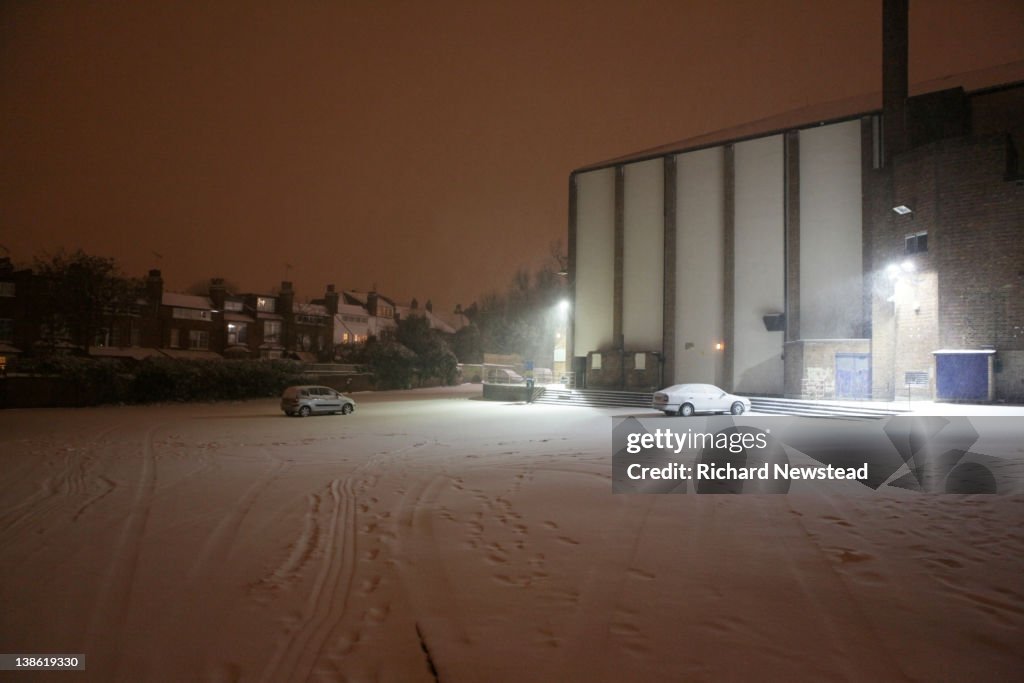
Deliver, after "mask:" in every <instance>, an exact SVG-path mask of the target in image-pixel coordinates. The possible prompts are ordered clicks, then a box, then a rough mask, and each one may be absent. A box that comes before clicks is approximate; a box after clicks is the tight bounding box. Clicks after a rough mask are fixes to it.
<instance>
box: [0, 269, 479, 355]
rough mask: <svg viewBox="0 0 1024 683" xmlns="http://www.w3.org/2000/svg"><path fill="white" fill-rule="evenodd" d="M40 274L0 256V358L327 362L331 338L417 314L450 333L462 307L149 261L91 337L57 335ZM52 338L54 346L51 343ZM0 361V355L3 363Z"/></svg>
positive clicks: (380, 330)
mask: <svg viewBox="0 0 1024 683" xmlns="http://www.w3.org/2000/svg"><path fill="white" fill-rule="evenodd" d="M37 277H38V276H36V275H34V274H33V272H32V271H31V270H29V269H16V268H15V267H14V266H13V264H12V263H11V260H10V259H9V258H4V259H0V358H2V359H4V363H5V361H6V359H8V358H10V357H12V356H20V355H35V354H38V353H40V352H52V351H54V350H57V351H63V352H70V353H76V352H77V353H86V352H87V353H88V354H89V355H91V356H95V357H107V358H127V359H135V360H141V359H143V358H147V357H150V356H166V357H171V358H198V359H218V358H293V359H297V360H301V361H305V362H330V361H331V360H333V359H334V357H335V354H336V352H337V350H338V348H339V345H350V344H359V343H364V342H366V341H367V339H369V338H370V337H378V338H388V337H390V336H393V335H394V333H395V329H396V327H397V321H398V320H400V319H402V318H408V317H410V316H423V317H425V318H426V319H427V321H428V322H429V324H430V326H431V327H432V328H433V329H436V330H438V331H440V332H443V333H447V334H452V333H454V332H455V330H456V329H457V328H458V327H461V326H462V325H464V324H465V322H466V321H465V319H464V318H462V317H461V316H453V319H452V320H451V321H446V320H443V319H442V318H441V317H439V316H437V315H435V314H434V312H433V306H432V305H431V303H430V302H429V301H427V303H426V304H425V305H424V306H423V307H422V308H421V307H420V306H419V304H418V302H417V301H416V300H415V299H413V301H412V302H410V303H409V304H408V305H402V304H399V303H397V302H396V301H395V300H394V299H392V298H390V297H387V296H384V295H383V294H379V293H377V292H375V291H371V292H360V291H357V290H347V291H341V292H339V291H337V290H336V289H335V287H334V285H327V287H326V289H325V291H324V293H323V295H322V296H321V297H319V298H316V299H313V300H312V301H310V302H300V301H296V293H295V290H294V288H293V286H292V283H291V282H287V281H285V282H282V283H281V286H280V288H279V289H278V290H277V292H276V293H274V294H268V293H255V292H250V293H237V292H231V291H228V288H227V287H226V285H225V282H224V280H223V279H222V278H213V279H211V280H210V285H209V291H208V292H207V294H205V295H201V296H199V295H194V294H182V293H178V292H170V291H166V290H165V288H164V280H163V276H162V273H161V271H159V270H150V271H149V274H148V276H147V277H146V278H145V281H144V287H143V288H142V289H141V291H140V292H139V296H138V299H137V301H136V304H135V305H134V306H132V307H131V308H130V310H128V311H125V312H123V313H119V314H117V315H111V316H108V317H107V319H105V320H104V321H103V322H102V323H101V324H100V325H98V326H97V329H96V330H95V332H94V334H93V335H92V337H93V338H92V339H88V340H86V339H74V338H71V335H68V334H65V335H57V336H56V337H57V338H56V339H55V335H53V334H51V333H50V331H48V330H47V329H46V324H45V322H44V321H45V319H46V318H45V315H44V311H42V310H41V305H40V302H39V291H40V290H39V287H38V279H37ZM54 347H57V348H56V349H54ZM4 363H0V365H2V364H4Z"/></svg>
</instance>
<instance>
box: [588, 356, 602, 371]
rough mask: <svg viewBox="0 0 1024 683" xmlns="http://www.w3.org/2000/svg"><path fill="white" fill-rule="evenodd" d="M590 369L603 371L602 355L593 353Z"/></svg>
mask: <svg viewBox="0 0 1024 683" xmlns="http://www.w3.org/2000/svg"><path fill="white" fill-rule="evenodd" d="M590 369H591V370H600V369H601V354H599V353H592V354H591V355H590Z"/></svg>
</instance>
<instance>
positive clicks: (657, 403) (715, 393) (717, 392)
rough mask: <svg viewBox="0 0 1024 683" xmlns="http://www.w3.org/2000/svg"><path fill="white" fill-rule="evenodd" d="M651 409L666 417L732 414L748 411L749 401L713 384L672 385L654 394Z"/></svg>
mask: <svg viewBox="0 0 1024 683" xmlns="http://www.w3.org/2000/svg"><path fill="white" fill-rule="evenodd" d="M651 407H652V408H654V409H656V410H660V411H662V412H664V413H665V414H666V415H682V416H683V417H689V416H690V415H693V414H694V413H732V414H733V415H742V414H743V413H745V412H747V411H748V410H750V399H749V398H746V397H745V396H735V395H733V394H730V393H728V392H726V391H723V390H722V389H719V388H718V387H716V386H714V385H713V384H674V385H672V386H670V387H668V388H666V389H662V390H661V391H659V392H657V393H655V394H654V401H653V402H652V403H651Z"/></svg>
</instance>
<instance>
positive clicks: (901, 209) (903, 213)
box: [892, 204, 914, 216]
mask: <svg viewBox="0 0 1024 683" xmlns="http://www.w3.org/2000/svg"><path fill="white" fill-rule="evenodd" d="M892 210H893V211H895V212H896V213H898V214H899V215H901V216H906V215H907V214H908V213H913V212H914V210H913V209H911V208H910V207H909V206H907V205H906V204H900V205H899V206H894V207H892Z"/></svg>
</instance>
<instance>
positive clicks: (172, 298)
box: [160, 292, 213, 310]
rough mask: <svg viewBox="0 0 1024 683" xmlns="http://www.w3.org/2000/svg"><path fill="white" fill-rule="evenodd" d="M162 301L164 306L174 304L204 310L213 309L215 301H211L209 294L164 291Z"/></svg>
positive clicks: (179, 306)
mask: <svg viewBox="0 0 1024 683" xmlns="http://www.w3.org/2000/svg"><path fill="white" fill-rule="evenodd" d="M160 303H161V304H163V305H164V306H174V307H176V308H198V309H202V310H211V309H212V308H213V302H212V301H210V297H208V296H195V295H193V294H179V293H178V292H164V293H163V296H162V297H161V298H160Z"/></svg>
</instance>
